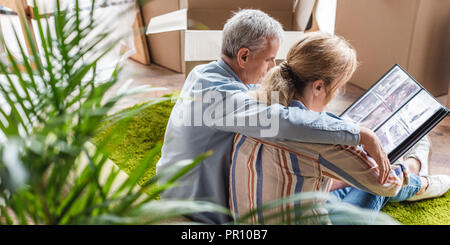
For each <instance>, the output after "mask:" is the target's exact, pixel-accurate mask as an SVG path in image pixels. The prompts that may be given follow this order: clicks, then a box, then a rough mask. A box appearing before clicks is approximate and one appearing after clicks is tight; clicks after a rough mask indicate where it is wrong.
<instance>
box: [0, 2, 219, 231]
mask: <svg viewBox="0 0 450 245" xmlns="http://www.w3.org/2000/svg"><path fill="white" fill-rule="evenodd" d="M97 2H98V1H97ZM56 3H57V4H56V10H55V11H54V13H53V15H46V16H44V15H40V11H39V9H38V7H34V9H33V12H34V16H36V24H37V30H38V35H36V36H37V39H38V41H37V43H40V44H41V47H37V46H36V43H35V42H34V41H33V38H32V35H31V31H33V30H30V29H28V28H27V27H25V28H26V33H27V35H26V37H25V38H26V40H27V41H28V43H29V44H30V45H31V53H27V52H26V48H24V47H23V45H22V43H21V42H20V39H19V36H18V34H17V33H20V32H18V31H17V30H15V33H14V35H15V37H16V40H17V44H18V47H19V49H20V54H21V55H19V56H18V57H16V56H15V55H14V54H13V52H12V51H11V50H10V49H9V48H8V45H6V43H5V41H4V40H5V39H4V37H3V36H1V37H0V45H1V46H3V49H4V50H5V53H6V55H5V58H6V59H5V58H4V59H2V60H0V140H1V145H0V181H1V182H0V212H1V216H0V224H111V223H120V224H128V223H132V224H151V223H155V222H160V221H161V220H164V219H168V218H172V217H174V216H180V215H183V214H187V213H191V212H198V211H219V212H227V210H225V209H223V208H221V207H217V206H215V205H212V204H209V203H205V202H194V201H170V202H169V201H156V200H154V197H155V196H157V195H158V194H159V193H160V192H161V191H163V190H164V189H165V188H170V187H171V186H172V185H174V183H175V181H176V180H177V178H179V177H180V176H182V175H183V174H185V173H186V172H187V171H189V170H190V169H191V168H193V167H195V165H196V164H198V163H199V162H201V160H202V159H203V158H204V157H206V156H207V154H205V155H203V156H199V157H198V158H197V159H194V160H192V161H186V162H184V163H180V164H178V165H177V167H176V168H174V169H172V170H171V171H172V173H166V174H173V172H178V174H177V175H176V176H175V177H173V178H172V179H171V180H170V181H169V182H168V183H167V184H165V185H164V186H161V187H157V180H158V179H159V178H161V177H163V176H164V175H165V174H164V173H163V174H162V175H160V176H155V177H154V178H152V179H150V180H148V181H147V182H146V183H145V184H144V185H142V186H141V187H137V185H136V183H137V181H138V180H139V179H140V177H141V176H142V175H143V173H144V172H145V170H146V169H147V168H148V167H149V166H148V165H149V164H150V163H151V162H152V159H153V158H154V157H155V155H156V153H157V152H158V151H159V150H160V146H157V147H155V149H153V150H152V151H150V152H149V153H148V154H147V155H146V156H145V157H144V159H143V161H142V162H141V163H140V164H139V166H138V167H137V169H136V171H134V172H133V174H131V175H130V176H122V177H120V176H121V175H120V170H119V169H118V168H117V167H115V165H114V164H112V163H111V162H109V160H108V155H107V153H106V152H105V150H104V147H105V145H106V144H114V142H118V141H120V139H121V135H120V134H119V133H117V132H116V131H111V132H110V133H109V135H107V136H106V137H105V138H104V139H103V141H102V142H97V144H96V145H95V146H94V145H93V144H91V143H90V141H91V140H92V138H93V136H95V134H96V133H97V132H98V131H99V130H101V129H100V128H99V127H100V125H103V126H104V127H107V126H108V125H109V124H111V123H115V124H118V125H120V127H126V126H127V123H128V121H129V119H130V118H131V116H133V115H135V114H137V113H139V111H141V110H142V109H144V108H146V107H147V106H149V105H151V104H152V103H156V102H158V101H159V100H162V99H164V98H162V99H159V100H158V99H156V100H155V101H153V102H152V103H147V104H145V105H141V106H139V107H135V108H134V109H133V110H131V111H127V112H124V113H119V114H116V115H115V116H114V117H107V114H108V112H109V111H110V110H111V109H112V108H113V107H114V105H115V104H116V103H117V102H118V101H119V99H121V98H123V97H125V96H128V95H130V94H132V93H135V92H137V91H139V92H142V91H145V89H146V88H143V87H139V88H136V89H134V90H129V89H127V88H126V87H125V88H122V89H120V90H119V93H118V95H117V96H114V97H112V98H107V97H106V96H105V93H106V92H107V91H108V90H109V89H110V88H111V87H112V86H113V85H114V84H115V83H116V82H117V80H118V74H119V73H120V71H121V66H120V64H116V66H115V69H114V71H113V72H112V75H111V76H109V77H108V78H107V79H106V80H105V79H103V78H100V77H99V75H98V69H97V64H98V61H99V60H100V59H101V58H102V57H104V56H105V55H107V54H108V53H109V52H111V50H112V49H113V48H114V47H115V46H116V45H118V43H119V42H120V39H121V38H123V37H118V38H111V36H110V35H111V32H112V31H113V30H111V29H110V28H109V29H108V28H103V27H102V28H101V31H98V30H99V26H100V25H101V24H102V26H106V27H107V26H108V25H105V23H99V21H98V20H96V18H95V17H94V16H95V11H96V9H97V8H96V6H95V4H96V1H92V5H91V6H90V8H89V10H87V11H88V12H89V13H88V14H86V10H81V8H80V6H79V3H78V0H76V1H75V2H74V4H75V5H74V6H73V7H72V8H70V9H69V8H62V6H61V5H60V1H57V2H56ZM34 6H37V4H36V2H35V4H34ZM83 11H84V12H83ZM19 17H20V18H24V16H19ZM51 30H52V31H51ZM129 34H130V33H129ZM127 85H129V84H128V83H127ZM166 99H167V98H166Z"/></svg>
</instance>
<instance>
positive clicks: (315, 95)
mask: <svg viewBox="0 0 450 245" xmlns="http://www.w3.org/2000/svg"><path fill="white" fill-rule="evenodd" d="M338 90H339V89H337V90H336V91H335V92H334V93H333V94H332V95H331V97H328V96H327V95H328V89H327V88H326V86H325V83H324V82H323V81H322V80H317V81H315V82H313V83H310V84H309V85H308V86H307V87H306V88H305V92H304V93H303V96H302V99H301V100H302V102H303V104H305V106H306V107H307V108H308V109H309V110H312V111H316V112H322V111H324V110H326V107H327V104H328V103H329V102H330V101H331V100H332V99H333V97H334V96H335V95H336V94H337V93H338Z"/></svg>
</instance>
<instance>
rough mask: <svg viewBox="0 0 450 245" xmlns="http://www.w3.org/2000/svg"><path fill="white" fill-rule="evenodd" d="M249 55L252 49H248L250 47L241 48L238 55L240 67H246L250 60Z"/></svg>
mask: <svg viewBox="0 0 450 245" xmlns="http://www.w3.org/2000/svg"><path fill="white" fill-rule="evenodd" d="M249 56H250V49H248V48H241V49H239V51H238V53H237V56H236V59H237V62H238V65H239V67H241V68H245V66H246V64H247V62H248V57H249Z"/></svg>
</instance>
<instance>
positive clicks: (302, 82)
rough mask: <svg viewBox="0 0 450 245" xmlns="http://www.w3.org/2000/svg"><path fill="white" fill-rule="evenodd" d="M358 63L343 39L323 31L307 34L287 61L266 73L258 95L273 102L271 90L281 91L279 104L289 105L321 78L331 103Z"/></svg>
mask: <svg viewBox="0 0 450 245" xmlns="http://www.w3.org/2000/svg"><path fill="white" fill-rule="evenodd" d="M357 65H358V62H357V60H356V51H355V50H354V49H353V48H352V46H351V45H350V44H349V43H348V42H347V41H346V40H344V39H343V38H341V37H339V36H335V35H331V34H328V33H324V32H310V33H306V34H305V35H304V36H303V37H302V39H300V40H299V41H298V42H297V43H296V44H295V45H294V46H293V47H292V48H291V49H290V50H289V52H288V54H287V57H286V60H285V61H284V62H283V63H281V64H280V65H279V66H276V67H274V68H273V69H271V70H270V71H269V72H268V73H267V74H266V76H265V77H264V78H263V80H262V84H261V87H260V88H259V89H258V90H257V91H255V93H256V97H257V99H259V100H263V101H264V102H266V103H268V104H270V103H271V99H272V98H271V92H272V91H279V102H278V103H280V104H282V105H284V106H288V105H289V104H290V103H291V102H292V100H294V99H295V98H297V97H298V96H301V95H302V92H303V90H304V88H305V87H306V85H307V84H309V83H311V82H314V81H316V80H322V81H323V82H324V83H325V89H326V92H327V98H326V103H328V102H330V101H331V99H332V98H333V95H334V93H335V92H336V91H337V90H338V89H339V88H340V87H341V86H343V85H344V84H345V83H346V82H347V81H348V80H349V79H350V78H351V76H352V75H353V73H354V72H355V70H356V67H357ZM266 99H267V100H266Z"/></svg>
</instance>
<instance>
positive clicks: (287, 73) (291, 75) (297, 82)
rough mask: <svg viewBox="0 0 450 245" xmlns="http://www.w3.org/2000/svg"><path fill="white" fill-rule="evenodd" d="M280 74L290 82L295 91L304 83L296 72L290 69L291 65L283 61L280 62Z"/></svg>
mask: <svg viewBox="0 0 450 245" xmlns="http://www.w3.org/2000/svg"><path fill="white" fill-rule="evenodd" d="M280 68H281V76H282V77H283V78H284V79H285V80H287V81H288V82H289V83H291V84H292V85H293V86H294V87H295V89H296V90H297V91H302V90H303V87H304V85H305V83H304V82H303V80H302V79H300V77H299V76H297V74H295V72H294V71H293V70H292V68H291V66H290V65H289V64H288V63H287V62H286V61H285V62H283V63H281V64H280Z"/></svg>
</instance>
